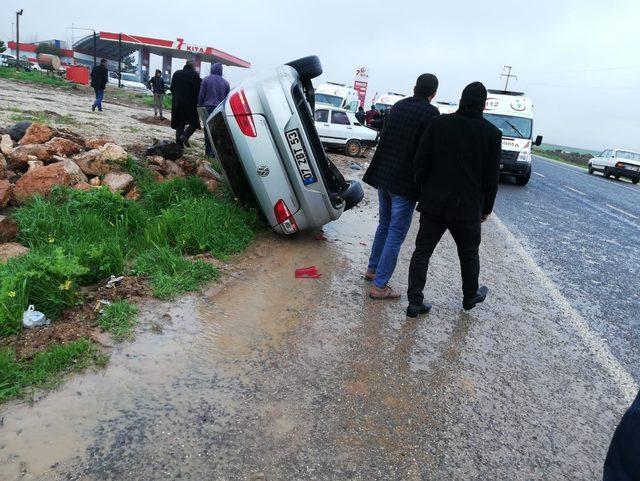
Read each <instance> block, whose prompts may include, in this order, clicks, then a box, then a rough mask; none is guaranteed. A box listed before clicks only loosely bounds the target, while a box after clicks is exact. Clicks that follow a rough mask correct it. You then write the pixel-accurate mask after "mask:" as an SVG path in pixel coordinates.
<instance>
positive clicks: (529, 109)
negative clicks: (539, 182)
mask: <svg viewBox="0 0 640 481" xmlns="http://www.w3.org/2000/svg"><path fill="white" fill-rule="evenodd" d="M484 118H485V119H487V120H489V121H490V122H491V123H492V124H493V125H495V126H496V127H498V128H499V129H500V130H501V131H502V154H501V156H500V173H502V174H505V175H510V176H513V177H515V180H516V184H518V185H526V184H527V182H529V179H530V178H531V146H532V144H533V145H540V144H541V143H542V136H541V135H538V136H537V137H536V139H535V141H533V140H532V133H533V103H532V102H531V99H529V98H527V97H525V95H524V93H522V92H511V91H508V90H489V91H488V95H487V103H486V104H485V108H484Z"/></svg>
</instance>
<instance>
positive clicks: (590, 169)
mask: <svg viewBox="0 0 640 481" xmlns="http://www.w3.org/2000/svg"><path fill="white" fill-rule="evenodd" d="M588 172H589V174H591V175H593V173H594V172H595V169H594V168H593V167H591V164H589V171H588Z"/></svg>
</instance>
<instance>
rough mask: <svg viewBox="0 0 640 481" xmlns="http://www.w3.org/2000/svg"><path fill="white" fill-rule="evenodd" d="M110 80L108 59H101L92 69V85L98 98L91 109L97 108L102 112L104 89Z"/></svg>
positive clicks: (93, 110)
mask: <svg viewBox="0 0 640 481" xmlns="http://www.w3.org/2000/svg"><path fill="white" fill-rule="evenodd" d="M108 81H109V71H108V70H107V60H106V59H104V58H103V59H102V60H100V64H99V65H96V66H95V67H93V69H91V87H92V88H93V91H94V92H95V93H96V100H95V101H94V102H93V105H92V106H91V111H92V112H95V110H96V108H97V109H98V111H100V112H102V99H103V97H104V89H105V88H106V87H107V82H108Z"/></svg>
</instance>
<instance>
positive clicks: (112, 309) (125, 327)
mask: <svg viewBox="0 0 640 481" xmlns="http://www.w3.org/2000/svg"><path fill="white" fill-rule="evenodd" d="M138 312H139V310H138V308H137V307H136V306H134V305H131V304H130V303H129V302H127V301H117V302H114V303H113V304H110V305H108V306H107V307H105V308H104V310H103V311H102V314H100V317H99V318H98V324H100V327H101V328H102V329H103V330H105V331H107V332H109V333H111V336H112V337H113V338H114V339H115V340H116V341H121V340H123V339H125V338H127V337H131V335H132V333H133V328H134V327H135V325H136V322H137V315H138Z"/></svg>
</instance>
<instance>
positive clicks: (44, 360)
mask: <svg viewBox="0 0 640 481" xmlns="http://www.w3.org/2000/svg"><path fill="white" fill-rule="evenodd" d="M106 361H107V356H106V355H105V354H103V353H101V352H100V351H99V350H98V349H97V348H96V347H95V346H94V345H93V344H92V343H91V342H90V341H88V340H86V339H80V340H77V341H74V342H70V343H68V344H60V345H54V346H50V347H48V348H47V349H45V350H44V351H41V352H39V353H37V354H36V355H35V356H34V357H33V359H31V360H19V359H17V358H16V354H15V351H14V350H13V349H11V348H6V347H5V348H1V349H0V402H4V401H7V400H9V399H11V398H14V397H17V396H22V395H24V394H25V391H26V390H27V389H29V388H34V387H45V388H50V387H54V386H56V385H57V384H59V383H60V381H61V380H62V376H63V375H64V374H65V373H67V372H71V371H81V370H83V369H86V368H88V367H91V366H104V365H105V363H106Z"/></svg>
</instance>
